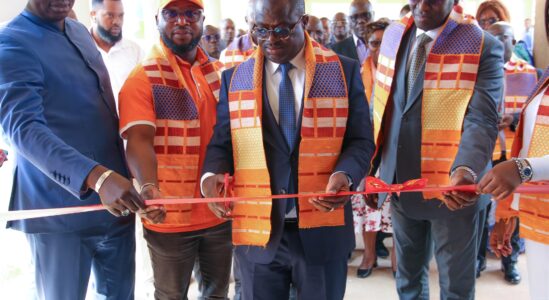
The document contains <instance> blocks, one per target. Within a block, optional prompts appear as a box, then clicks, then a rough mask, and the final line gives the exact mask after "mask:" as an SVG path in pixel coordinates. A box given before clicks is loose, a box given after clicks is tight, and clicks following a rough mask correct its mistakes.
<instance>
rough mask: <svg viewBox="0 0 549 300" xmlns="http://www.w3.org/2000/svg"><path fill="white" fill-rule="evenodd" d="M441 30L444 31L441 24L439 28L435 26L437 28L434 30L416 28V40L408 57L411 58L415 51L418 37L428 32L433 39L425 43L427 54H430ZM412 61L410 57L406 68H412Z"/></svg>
mask: <svg viewBox="0 0 549 300" xmlns="http://www.w3.org/2000/svg"><path fill="white" fill-rule="evenodd" d="M440 31H442V26H440V27H438V28H435V29H432V30H429V31H424V30H422V29H419V28H416V36H415V37H414V41H413V43H412V46H411V47H410V52H408V58H410V56H411V55H412V53H414V49H415V47H416V41H417V37H419V36H420V35H422V34H424V33H425V34H427V35H428V36H429V37H430V38H431V41H430V42H429V43H427V44H425V51H426V52H427V55H429V53H430V52H431V49H432V48H433V45H434V44H435V40H436V39H437V37H438V34H439V33H440ZM410 63H411V60H410V59H408V63H407V65H406V69H409V68H410Z"/></svg>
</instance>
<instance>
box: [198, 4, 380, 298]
mask: <svg viewBox="0 0 549 300" xmlns="http://www.w3.org/2000/svg"><path fill="white" fill-rule="evenodd" d="M304 13H305V4H304V1H303V0H297V1H296V0H255V1H253V16H254V26H253V30H252V34H253V35H255V37H256V38H257V40H258V43H259V48H258V50H257V51H256V52H255V53H254V54H253V55H252V56H251V57H250V58H249V59H248V60H247V61H245V62H243V63H242V64H240V65H239V66H237V67H236V68H233V69H230V70H228V71H226V72H225V73H224V74H223V78H222V88H221V90H222V92H221V95H220V102H219V105H218V107H217V116H218V117H217V123H216V126H215V128H214V135H213V137H212V140H211V142H210V144H209V145H208V151H207V154H206V159H205V163H204V168H203V172H204V175H203V176H202V179H201V181H202V183H201V185H202V191H203V194H204V195H205V196H206V197H220V196H221V197H222V196H223V195H224V194H225V193H226V192H227V191H226V190H224V176H223V174H225V173H230V174H232V175H233V176H232V179H231V182H232V187H233V188H232V190H231V191H228V194H230V193H232V194H233V195H234V196H237V197H246V196H247V197H253V196H265V195H267V196H268V195H285V194H295V193H302V194H307V193H318V192H320V193H328V194H335V193H337V192H341V191H348V190H351V189H354V188H355V185H354V184H353V183H358V182H360V180H361V179H362V177H363V176H364V173H365V172H366V170H368V168H369V161H370V157H371V156H372V153H373V152H372V151H373V148H374V144H373V140H372V135H371V124H370V120H369V112H368V105H367V102H366V97H365V95H364V86H363V85H362V81H361V78H360V66H359V64H358V62H356V61H353V60H351V59H348V58H346V57H343V56H338V55H337V54H335V53H334V52H333V51H331V50H327V49H326V48H323V47H322V46H321V45H320V44H319V43H318V42H316V41H314V40H312V39H311V38H310V36H309V35H308V34H307V33H306V32H305V31H304V28H305V25H306V24H307V20H308V17H307V16H306V15H304ZM348 200H349V199H348V197H345V196H335V195H334V196H329V197H311V198H307V197H304V198H299V199H296V198H285V199H279V200H271V199H257V200H253V201H242V202H235V203H234V204H231V205H223V204H217V203H215V204H211V206H210V208H211V209H212V211H214V212H215V213H216V214H217V215H218V216H219V217H220V218H231V219H232V220H233V243H234V244H235V245H236V250H235V255H236V258H237V260H238V261H239V263H240V272H241V276H242V278H241V280H242V296H243V299H288V295H289V290H290V285H293V286H295V287H296V289H297V298H298V299H321V300H322V299H326V300H327V299H330V300H332V299H342V298H343V296H344V293H345V284H346V275H347V258H348V256H349V254H350V252H351V251H352V250H353V249H354V245H355V238H354V233H353V220H352V212H351V206H350V202H349V201H348Z"/></svg>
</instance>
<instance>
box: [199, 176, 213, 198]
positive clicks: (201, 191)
mask: <svg viewBox="0 0 549 300" xmlns="http://www.w3.org/2000/svg"><path fill="white" fill-rule="evenodd" d="M212 176H215V174H214V173H212V172H206V173H204V175H202V177H201V178H200V194H202V196H204V187H203V184H204V180H206V179H208V178H210V177H212ZM204 197H205V196H204Z"/></svg>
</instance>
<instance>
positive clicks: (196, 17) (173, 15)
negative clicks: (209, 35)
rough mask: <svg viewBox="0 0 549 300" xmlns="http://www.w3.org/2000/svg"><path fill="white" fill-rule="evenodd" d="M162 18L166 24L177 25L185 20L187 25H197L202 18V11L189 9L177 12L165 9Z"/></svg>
mask: <svg viewBox="0 0 549 300" xmlns="http://www.w3.org/2000/svg"><path fill="white" fill-rule="evenodd" d="M162 17H163V18H164V20H165V21H166V22H169V23H175V22H177V21H180V20H185V22H187V23H196V22H198V21H200V18H201V17H202V10H200V9H189V10H185V11H177V10H175V9H163V10H162Z"/></svg>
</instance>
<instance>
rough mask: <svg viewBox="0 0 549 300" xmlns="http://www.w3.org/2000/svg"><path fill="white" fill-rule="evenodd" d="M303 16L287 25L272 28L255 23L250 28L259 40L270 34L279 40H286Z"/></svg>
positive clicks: (266, 37) (267, 37) (265, 38)
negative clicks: (257, 25) (258, 25)
mask: <svg viewBox="0 0 549 300" xmlns="http://www.w3.org/2000/svg"><path fill="white" fill-rule="evenodd" d="M304 16H305V15H303V16H301V17H300V18H299V20H297V22H295V23H294V24H291V25H289V26H276V27H275V28H274V29H267V28H265V27H256V25H254V27H253V28H252V34H253V35H255V36H256V38H258V39H260V40H267V39H269V37H271V34H272V35H273V36H274V37H275V38H277V39H279V40H286V39H288V38H289V37H290V35H291V34H292V33H294V31H295V28H296V26H297V24H299V22H301V20H302V19H303V17H304Z"/></svg>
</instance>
